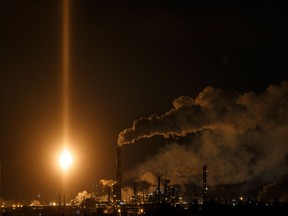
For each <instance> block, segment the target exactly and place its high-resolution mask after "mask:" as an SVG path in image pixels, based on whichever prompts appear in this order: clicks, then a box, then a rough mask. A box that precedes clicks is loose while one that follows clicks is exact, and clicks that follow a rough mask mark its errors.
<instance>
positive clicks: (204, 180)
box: [203, 164, 208, 203]
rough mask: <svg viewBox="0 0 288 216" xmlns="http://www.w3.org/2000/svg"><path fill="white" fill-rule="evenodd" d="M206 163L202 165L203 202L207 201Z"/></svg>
mask: <svg viewBox="0 0 288 216" xmlns="http://www.w3.org/2000/svg"><path fill="white" fill-rule="evenodd" d="M207 191H208V187H207V165H206V164H205V165H204V166H203V203H205V202H206V201H207Z"/></svg>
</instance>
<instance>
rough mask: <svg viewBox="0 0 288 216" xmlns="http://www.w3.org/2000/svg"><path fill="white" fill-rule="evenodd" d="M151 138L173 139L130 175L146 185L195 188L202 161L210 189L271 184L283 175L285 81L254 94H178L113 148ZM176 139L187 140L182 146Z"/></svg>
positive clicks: (287, 112)
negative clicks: (163, 181)
mask: <svg viewBox="0 0 288 216" xmlns="http://www.w3.org/2000/svg"><path fill="white" fill-rule="evenodd" d="M156 135H160V136H163V137H165V138H175V139H174V140H175V141H174V142H173V143H170V144H169V145H167V146H166V147H165V148H164V149H161V151H159V154H158V155H157V156H156V157H154V158H151V159H149V160H147V161H146V162H145V163H144V164H142V165H141V166H139V167H137V169H135V170H133V171H132V172H131V173H130V174H131V176H134V177H137V178H140V179H141V180H143V181H146V182H149V181H150V183H151V184H155V179H157V178H156V176H161V175H165V176H169V178H170V179H171V183H173V184H184V185H185V184H189V183H191V182H196V183H198V184H199V185H201V174H202V173H201V172H202V165H203V164H204V163H205V164H207V166H208V176H209V177H208V185H210V186H216V185H223V184H241V183H245V182H247V184H249V183H248V182H249V181H251V182H252V180H253V179H261V181H262V182H258V183H259V184H260V183H262V184H263V185H265V184H273V182H274V181H275V182H276V181H277V180H278V179H279V178H281V177H282V176H284V175H285V174H286V172H287V165H286V164H285V157H286V156H287V155H288V154H287V153H288V145H287V143H288V82H286V81H284V82H282V83H281V85H279V86H276V85H271V86H269V87H268V88H267V89H266V91H264V92H262V93H259V94H256V93H254V92H252V91H251V92H246V93H244V94H240V93H239V92H237V91H235V90H229V91H226V90H222V89H216V88H213V87H207V88H205V89H204V90H203V91H202V92H200V94H199V95H198V96H197V97H195V98H192V97H188V96H181V97H179V98H177V99H176V100H174V101H173V108H172V109H171V110H170V111H168V112H166V113H165V114H163V115H156V114H154V115H151V116H150V117H148V118H145V117H143V118H140V119H138V120H136V121H134V122H133V127H132V128H128V129H125V130H124V131H122V132H121V133H120V134H119V137H118V145H120V146H122V145H124V144H132V143H135V142H136V141H138V140H139V139H143V138H150V137H153V136H156ZM179 137H190V140H191V142H190V143H189V144H186V145H183V144H181V143H179V142H178V141H177V140H179ZM177 138H178V139H177ZM258 186H259V185H258ZM269 188H272V187H266V188H265V190H268V189H269ZM265 194H268V193H267V192H266V193H265Z"/></svg>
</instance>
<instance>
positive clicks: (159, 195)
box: [157, 176, 161, 203]
mask: <svg viewBox="0 0 288 216" xmlns="http://www.w3.org/2000/svg"><path fill="white" fill-rule="evenodd" d="M157 180H158V187H157V195H158V197H157V199H158V200H157V201H158V203H160V202H161V190H160V183H161V179H160V177H159V176H158V178H157Z"/></svg>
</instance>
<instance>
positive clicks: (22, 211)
mask: <svg viewBox="0 0 288 216" xmlns="http://www.w3.org/2000/svg"><path fill="white" fill-rule="evenodd" d="M116 152H117V154H116V155H117V156H116V157H117V158H116V178H115V179H114V180H104V179H103V180H101V181H100V183H99V187H98V188H97V190H98V191H97V192H96V191H93V193H92V194H89V196H87V194H80V195H79V197H78V201H77V200H71V201H69V202H66V201H65V194H63V195H62V196H61V194H59V200H58V203H55V202H54V203H49V204H47V203H45V204H44V203H39V202H38V203H37V202H35V201H34V202H33V203H31V204H20V203H18V204H13V205H12V206H8V205H7V204H6V203H2V206H1V215H2V216H14V215H15V216H16V215H23V216H26V215H27V216H42V215H46V216H58V215H59V216H65V215H67V216H88V215H89V216H105V215H107V216H108V215H109V216H110V215H111V216H114V215H115V216H121V215H122V216H136V215H147V216H158V215H177V216H188V215H189V216H190V215H195V216H197V215H199V216H202V215H215V214H222V215H229V216H231V215H239V214H248V213H249V214H257V215H264V213H265V215H267V216H270V215H285V214H287V213H288V204H287V203H283V202H279V200H277V199H275V200H274V201H273V202H271V201H269V202H265V201H263V200H261V201H257V200H255V199H252V198H251V197H239V198H237V199H233V200H223V199H219V198H216V197H210V196H209V192H208V191H209V190H208V182H209V180H208V179H209V175H208V167H207V165H206V164H204V165H203V167H202V181H203V182H202V195H200V196H199V194H201V193H198V192H197V190H196V185H194V189H193V191H194V194H193V199H192V200H183V198H182V197H181V194H180V193H179V191H178V190H177V188H176V187H174V186H172V185H170V184H169V183H170V180H169V179H167V178H163V177H160V176H159V177H158V178H157V185H155V187H154V191H153V192H152V193H145V192H143V191H141V192H140V191H138V188H137V185H136V184H134V185H132V187H131V188H133V194H132V196H130V197H125V198H124V197H123V188H122V171H121V147H120V146H117V151H116ZM79 200H80V201H79Z"/></svg>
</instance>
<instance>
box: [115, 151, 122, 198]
mask: <svg viewBox="0 0 288 216" xmlns="http://www.w3.org/2000/svg"><path fill="white" fill-rule="evenodd" d="M121 169H122V168H121V146H117V155H116V185H115V196H116V201H120V200H122V192H121V190H122V171H121Z"/></svg>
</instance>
